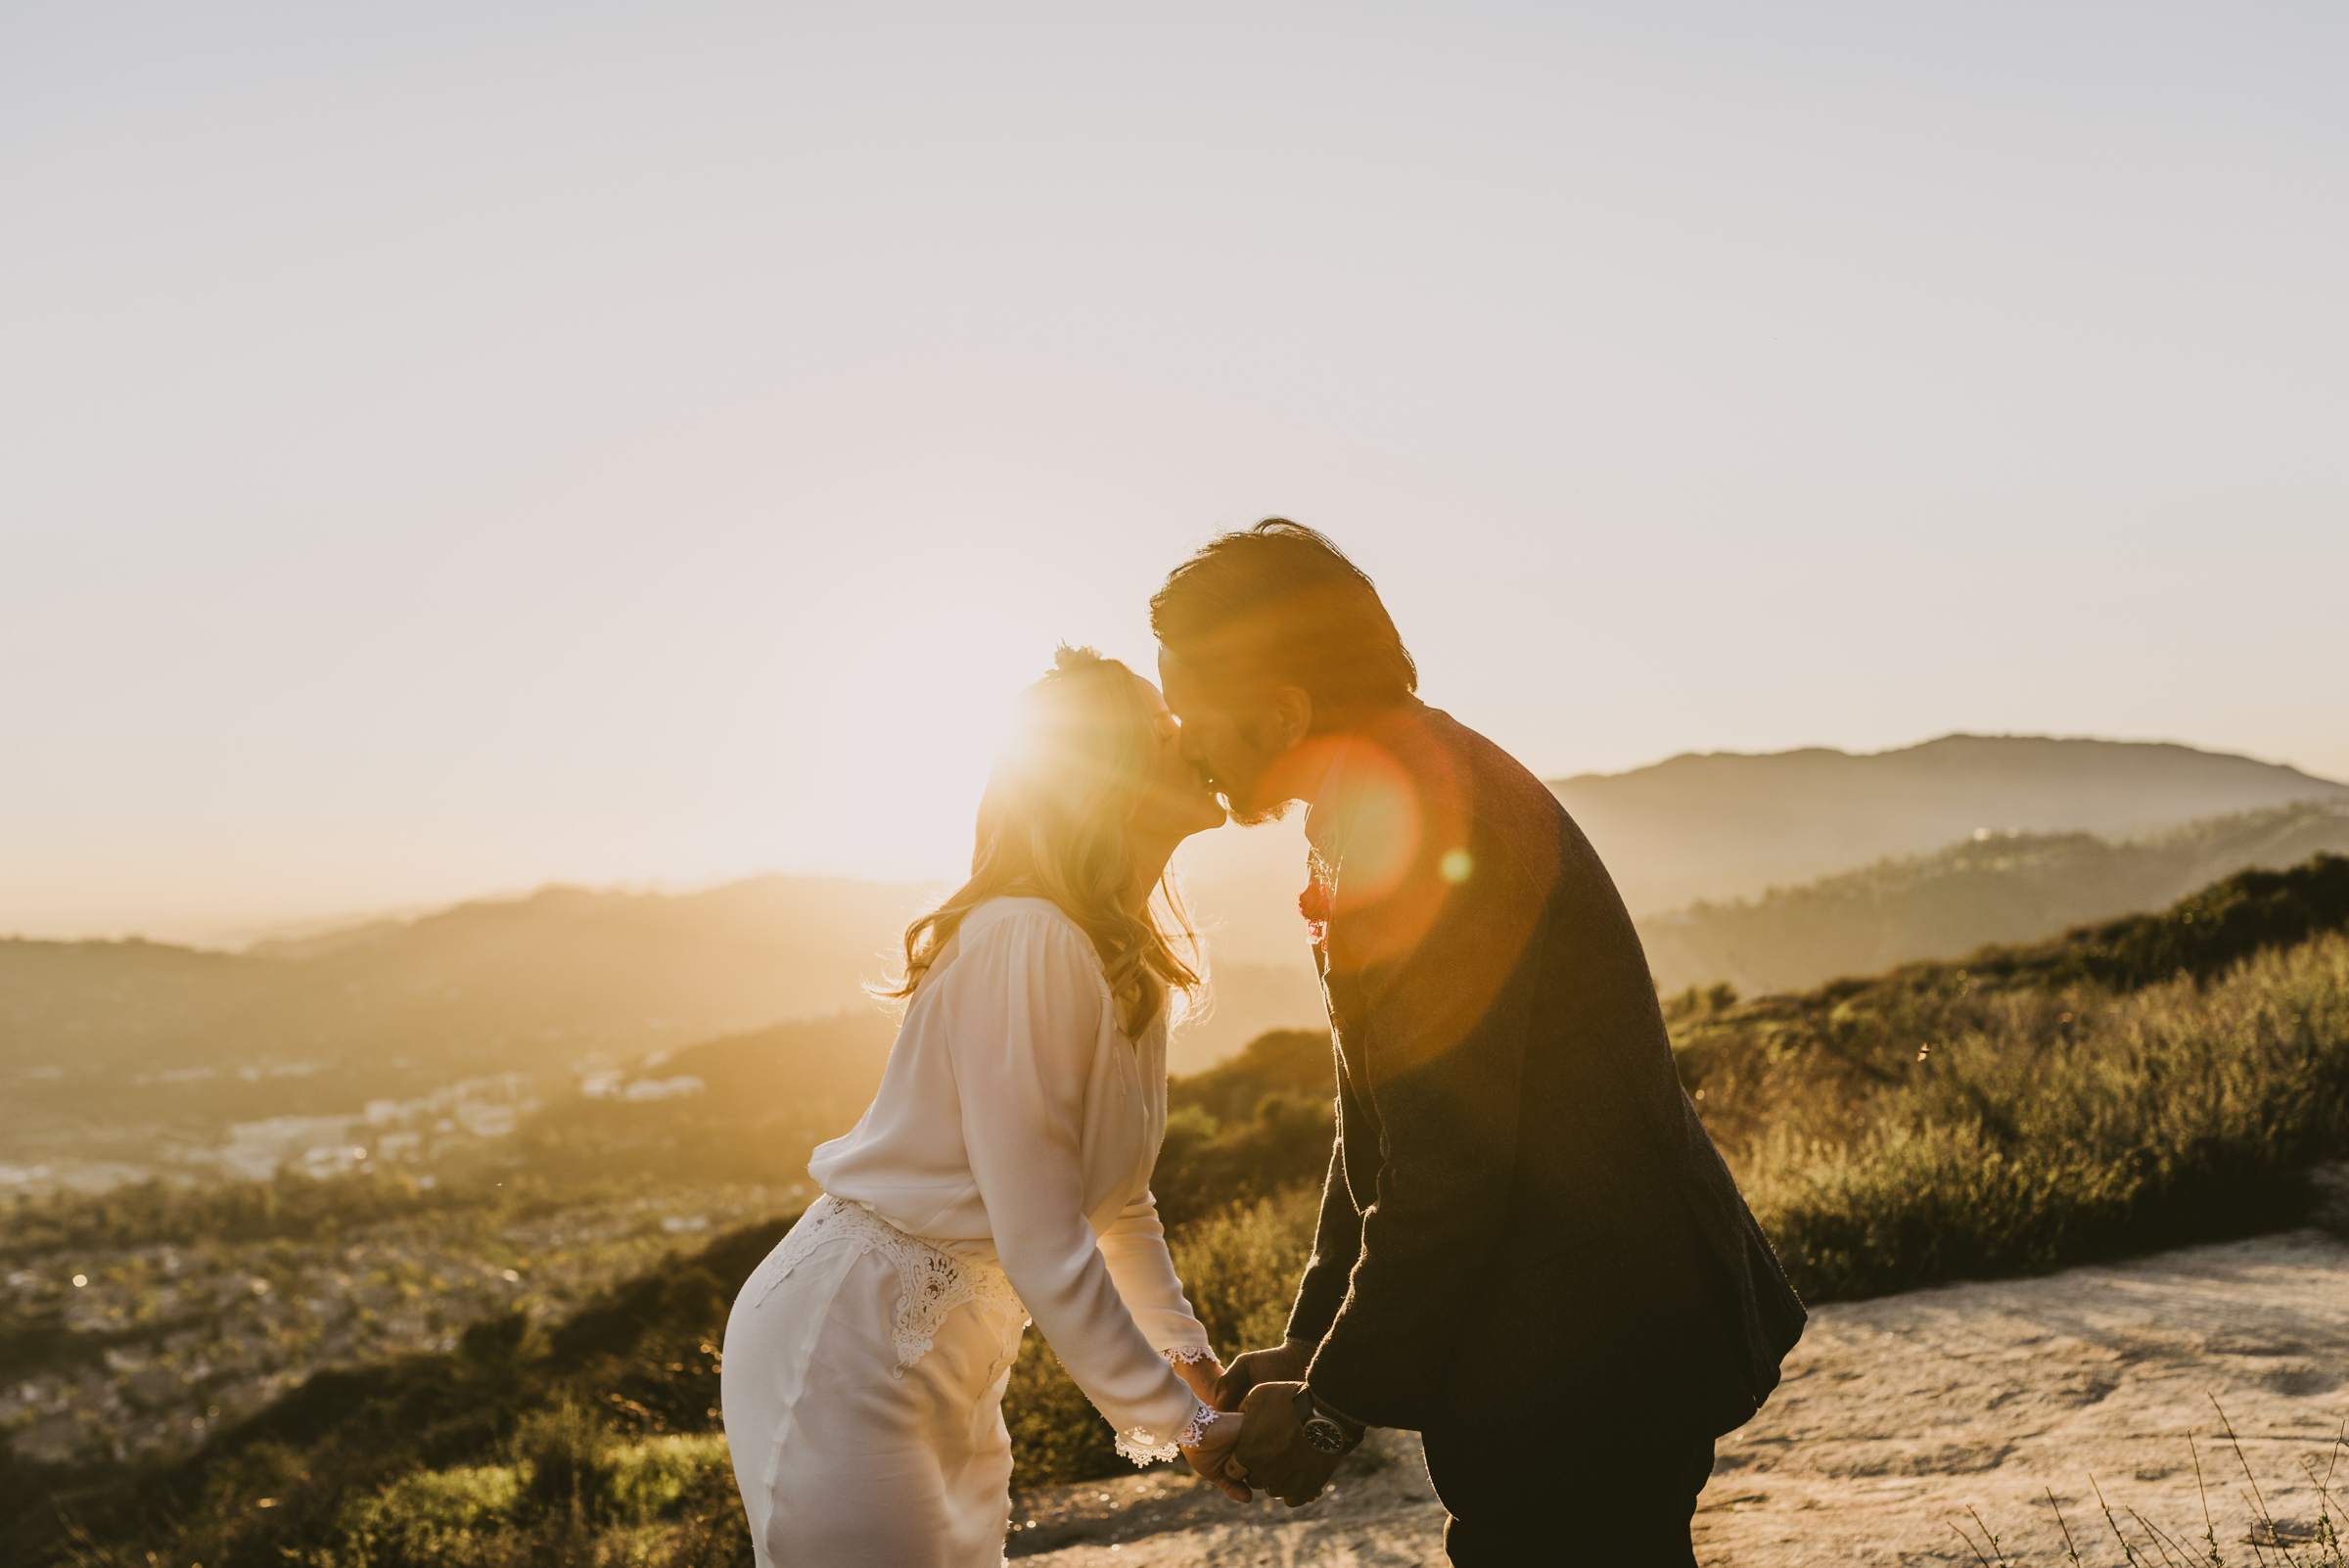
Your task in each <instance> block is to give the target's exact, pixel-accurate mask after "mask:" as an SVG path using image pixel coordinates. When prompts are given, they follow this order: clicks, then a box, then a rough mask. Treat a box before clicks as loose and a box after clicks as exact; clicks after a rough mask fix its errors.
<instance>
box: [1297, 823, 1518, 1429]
mask: <svg viewBox="0 0 2349 1568" xmlns="http://www.w3.org/2000/svg"><path fill="white" fill-rule="evenodd" d="M1477 848H1478V849H1479V850H1481V851H1483V852H1484V853H1481V854H1479V855H1478V856H1477V857H1476V858H1477V860H1478V861H1480V862H1481V864H1479V866H1478V870H1477V876H1476V878H1475V880H1474V881H1472V882H1471V883H1470V884H1469V885H1467V886H1463V887H1459V888H1454V889H1450V890H1448V892H1449V895H1450V896H1449V897H1447V896H1446V895H1445V894H1444V893H1436V892H1433V891H1432V890H1429V889H1428V888H1427V887H1426V886H1425V883H1424V882H1422V883H1421V885H1420V887H1418V888H1416V889H1414V888H1411V887H1410V886H1408V885H1407V884H1406V887H1405V889H1404V890H1402V893H1401V895H1400V896H1399V897H1398V898H1397V899H1395V900H1393V902H1394V906H1395V908H1396V909H1400V910H1402V911H1404V912H1405V913H1407V912H1408V911H1409V909H1410V907H1411V905H1410V901H1409V900H1411V899H1440V900H1441V907H1440V909H1439V911H1438V912H1437V914H1436V916H1435V918H1434V919H1433V920H1432V922H1427V923H1425V924H1424V926H1423V927H1422V928H1421V929H1418V930H1416V931H1415V932H1414V933H1413V939H1412V940H1404V939H1402V938H1399V937H1397V936H1396V934H1395V930H1394V925H1393V922H1395V920H1396V919H1397V916H1396V914H1395V913H1394V912H1393V911H1391V910H1389V909H1369V910H1364V911H1363V912H1362V914H1361V915H1360V916H1359V917H1358V920H1357V922H1356V927H1355V931H1354V933H1353V935H1354V937H1355V938H1356V939H1357V940H1359V941H1360V942H1361V943H1362V945H1363V946H1362V949H1358V950H1369V951H1373V952H1376V953H1377V954H1378V956H1377V957H1376V958H1375V959H1374V960H1372V961H1369V962H1363V963H1359V964H1346V965H1345V966H1346V967H1351V968H1353V970H1354V973H1353V974H1352V975H1350V976H1347V977H1344V979H1343V981H1342V982H1341V983H1342V984H1351V985H1354V986H1357V987H1359V998H1360V1005H1359V1014H1358V1017H1357V1020H1356V1026H1355V1027H1356V1038H1353V1039H1351V1040H1349V1041H1348V1058H1349V1077H1350V1079H1351V1080H1352V1081H1353V1086H1354V1091H1355V1094H1356V1095H1357V1097H1358V1098H1366V1099H1367V1101H1368V1103H1367V1104H1366V1105H1361V1106H1359V1111H1360V1112H1361V1113H1362V1115H1363V1116H1364V1117H1365V1118H1366V1119H1367V1120H1368V1121H1369V1122H1371V1123H1372V1124H1373V1128H1374V1130H1375V1134H1376V1138H1377V1145H1376V1146H1377V1149H1378V1151H1379V1155H1380V1160H1379V1165H1378V1171H1377V1175H1376V1180H1375V1183H1374V1195H1373V1194H1372V1193H1368V1192H1364V1191H1363V1188H1364V1187H1365V1185H1370V1183H1365V1182H1364V1180H1363V1179H1362V1176H1364V1175H1365V1174H1366V1173H1360V1172H1351V1171H1350V1172H1348V1173H1346V1174H1350V1175H1351V1176H1353V1178H1354V1179H1353V1181H1352V1187H1353V1191H1354V1194H1355V1196H1356V1197H1357V1198H1359V1199H1365V1200H1367V1201H1364V1202H1363V1204H1362V1210H1361V1214H1360V1219H1359V1224H1360V1236H1361V1243H1360V1248H1359V1256H1358V1257H1357V1258H1356V1259H1355V1260H1354V1263H1353V1273H1352V1277H1351V1279H1350V1280H1349V1287H1348V1290H1347V1294H1346V1298H1345V1300H1344V1302H1343V1303H1342V1304H1341V1305H1340V1307H1339V1309H1338V1311H1337V1314H1336V1315H1335V1317H1334V1318H1333V1319H1332V1320H1331V1322H1330V1325H1329V1327H1328V1330H1327V1332H1326V1333H1325V1334H1323V1335H1322V1336H1321V1344H1320V1349H1319V1350H1318V1351H1317V1352H1316V1353H1315V1355H1314V1358H1313V1369H1312V1372H1311V1374H1310V1376H1311V1379H1312V1382H1313V1386H1314V1387H1316V1388H1318V1389H1321V1390H1323V1391H1324V1392H1326V1393H1327V1394H1328V1396H1329V1399H1330V1403H1331V1404H1333V1405H1334V1406H1336V1407H1338V1408H1339V1409H1342V1410H1345V1411H1346V1412H1347V1413H1348V1414H1350V1415H1352V1416H1354V1417H1356V1418H1357V1419H1359V1420H1363V1421H1367V1422H1369V1423H1371V1424H1372V1425H1376V1426H1418V1425H1420V1424H1422V1423H1421V1421H1419V1420H1417V1419H1414V1418H1413V1417H1414V1416H1417V1415H1418V1414H1420V1413H1421V1412H1423V1411H1425V1410H1427V1409H1429V1408H1431V1407H1433V1406H1434V1404H1435V1403H1436V1401H1437V1400H1438V1399H1439V1398H1440V1393H1441V1391H1440V1389H1439V1388H1437V1387H1436V1386H1435V1385H1436V1380H1437V1376H1438V1374H1437V1373H1436V1372H1435V1370H1434V1365H1435V1363H1434V1362H1433V1361H1432V1360H1431V1359H1430V1355H1429V1353H1430V1352H1431V1351H1433V1350H1434V1349H1435V1348H1437V1347H1439V1346H1442V1345H1443V1344H1445V1343H1446V1342H1447V1341H1448V1340H1449V1339H1450V1337H1451V1335H1452V1333H1453V1332H1454V1331H1455V1330H1456V1328H1457V1326H1458V1325H1459V1323H1460V1322H1461V1321H1462V1320H1463V1319H1464V1318H1465V1317H1466V1316H1467V1314H1468V1312H1469V1310H1470V1308H1471V1307H1472V1306H1473V1305H1474V1295H1475V1289H1476V1283H1477V1281H1478V1280H1479V1279H1481V1278H1482V1277H1483V1276H1484V1274H1485V1270H1486V1264H1487V1261H1488V1260H1489V1259H1490V1258H1491V1257H1492V1255H1493V1253H1494V1251H1495V1249H1496V1248H1497V1246H1498V1244H1499V1240H1500V1236H1501V1231H1502V1226H1503V1224H1504V1223H1505V1221H1506V1218H1507V1215H1508V1211H1509V1199H1510V1194H1511V1191H1512V1188H1513V1184H1514V1177H1515V1169H1516V1164H1517V1158H1518V1147H1517V1124H1518V1116H1519V1110H1520V1105H1519V1098H1518V1086H1519V1084H1520V1081H1521V1079H1522V1076H1523V1070H1524V1065H1525V1051H1526V1046H1527V1040H1528V1038H1529V1035H1530V1032H1531V1025H1532V1003H1533V996H1534V993H1535V991H1536V972H1535V971H1536V966H1535V965H1533V964H1529V963H1526V962H1524V961H1522V960H1523V959H1524V957H1525V956H1526V955H1528V954H1538V953H1539V950H1540V947H1541V944H1542V921H1541V918H1540V914H1539V908H1540V904H1541V901H1542V900H1541V897H1540V890H1539V889H1538V888H1537V887H1535V886H1532V885H1530V883H1529V881H1528V880H1527V879H1525V878H1523V877H1522V876H1521V875H1520V874H1517V873H1516V870H1515V868H1514V867H1511V866H1510V865H1508V864H1507V863H1506V861H1505V859H1504V857H1503V856H1502V855H1501V854H1500V853H1497V850H1496V849H1495V848H1494V847H1490V846H1488V845H1486V844H1482V843H1480V844H1478V845H1477ZM1480 884H1481V885H1480ZM1413 924H1414V925H1416V924H1418V923H1417V922H1414V923H1413ZM1382 927H1384V928H1385V929H1382ZM1330 940H1331V943H1332V946H1333V950H1338V949H1339V947H1340V930H1339V922H1337V921H1334V920H1333V921H1332V923H1331V937H1330ZM1338 956H1339V957H1340V960H1341V963H1344V961H1345V959H1346V958H1347V957H1348V956H1349V955H1348V954H1346V953H1344V952H1343V951H1342V950H1339V951H1338ZM1356 1109H1358V1107H1353V1106H1350V1107H1349V1110H1350V1112H1351V1111H1354V1110H1356ZM1348 1121H1349V1124H1351V1123H1352V1122H1353V1121H1354V1117H1353V1116H1352V1115H1350V1116H1349V1118H1348ZM1357 1131H1359V1130H1357V1129H1355V1128H1353V1127H1352V1126H1351V1125H1350V1127H1349V1133H1350V1135H1351V1134H1353V1133H1355V1132H1357ZM1331 1207H1332V1204H1331V1203H1330V1202H1329V1201H1327V1200H1325V1201H1324V1204H1323V1216H1324V1220H1325V1222H1326V1221H1328V1220H1330V1219H1331V1218H1332V1217H1331V1215H1330V1209H1331ZM1336 1228H1338V1229H1340V1230H1341V1231H1342V1229H1343V1226H1342V1225H1340V1226H1337V1227H1336ZM1332 1240H1333V1241H1339V1242H1342V1235H1341V1236H1338V1237H1333V1238H1332ZM1325 1288H1326V1287H1324V1289H1325Z"/></svg>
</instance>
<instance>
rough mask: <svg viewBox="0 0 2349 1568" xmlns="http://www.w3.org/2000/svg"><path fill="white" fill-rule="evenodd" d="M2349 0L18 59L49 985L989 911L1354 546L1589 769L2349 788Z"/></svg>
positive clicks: (301, 38) (19, 608)
mask: <svg viewBox="0 0 2349 1568" xmlns="http://www.w3.org/2000/svg"><path fill="white" fill-rule="evenodd" d="M2345 68H2349V12H2343V11H2342V10H2341V9H2340V8H2338V7H2333V6H2326V5H2320V4H2313V3H2312V4H2304V5H2261V4H2250V5H2243V6H2234V7H2225V8H2220V7H2207V6H2184V5H2164V4H2127V5H2118V4H2114V5H2096V4H2079V5H2067V6H2062V7H2048V6H2028V5H2019V4H1991V5H1980V6H1965V7H1958V6H1940V7H1916V6H1907V7H1886V6H1875V5H1860V4H1852V5H1799V4H1798V5H1776V6H1769V7H1755V6H1744V5H1733V4H1726V3H1725V4H1704V5H1695V4H1689V5H1683V4H1671V3H1654V0H1641V3H1639V4H1620V5H1556V4H1544V5H1523V6H1518V5H1476V4H1460V3H1456V0H1455V3H1448V4H1444V5H1435V4H1423V5H1409V6H1395V5H1377V4H1359V3H1358V4H1352V5H1346V6H1336V5H1314V6H1307V5H1283V4H1265V3H1256V4H1250V5H1245V6H1240V5H1219V4H1194V5H1190V6H1184V7H1178V8H1157V9H1156V10H1145V9H1144V8H1136V7H1106V6H1099V5H1066V6H1030V5H1018V4H1006V5H993V6H986V7H974V6H948V5H902V4H892V3H888V0H877V3H866V4H859V5H855V6H831V7H815V6H792V5H783V6H778V5H760V6H749V5H743V6H720V5H697V4H680V3H670V4H664V5H660V6H653V5H635V6H619V5H599V4H592V3H572V4H566V5H562V6H554V5H543V6H541V5H530V4H497V5H482V4H478V3H473V4H465V5H455V4H439V3H433V0H417V3H412V4H407V5H402V6H397V7H393V6H375V7H348V6H345V7H318V6H295V5H284V6H251V5H237V4H220V5H213V6H206V7H201V8H192V7H175V6H161V5H150V6H136V5H107V4H91V5H77V6H35V5H31V4H27V3H16V4H0V228H4V229H5V234H6V243H5V245H0V934H6V933H12V932H13V933H19V934H23V935H27V936H57V937H63V936H119V935H124V934H130V933H143V934H146V935H149V936H153V937H158V938H175V939H185V940H203V941H211V942H227V941H233V940H235V939H236V938H237V936H238V935H239V934H240V933H248V934H249V933H251V932H253V931H256V930H259V929H262V928H265V927H270V926H273V925H277V924H281V923H287V922H296V921H301V920H307V919H312V918H322V917H331V916H337V915H342V914H347V913H358V912H364V911H374V910H384V909H396V908H412V907H421V906H426V905H430V904H433V903H437V902H444V901H448V900H452V899H461V898H466V897H471V896H477V895H483V894H489V893H495V892H512V891H521V890H525V889H528V888H530V887H534V886H537V885H540V884H542V883H545V882H549V881H564V882H574V883H586V884H596V885H603V884H622V885H638V886H693V885H701V884H705V883H708V882H712V881H716V880H721V879H725V878H729V877H735V876H741V875H747V874H751V873H755V872H760V871H768V870H781V871H793V872H825V873H836V874H849V875H856V876H869V877H885V878H928V877H936V876H941V875H945V874H948V873H951V872H952V871H953V870H954V868H955V867H956V865H957V864H958V863H959V862H961V861H962V860H963V859H964V858H965V857H966V856H967V853H968V843H969V838H968V835H969V831H970V819H971V812H972V808H973V807H974V805H975V802H976V798H977V793H978V788H979V782H980V779H981V778H982V776H983V774H984V769H985V765H986V760H987V756H988V753H989V750H990V744H991V740H990V738H991V736H992V734H993V732H994V727H995V725H996V723H997V722H998V720H999V717H1000V715H1001V713H1002V711H1003V707H1004V704H1005V702H1006V700H1007V699H1008V697H1009V695H1010V693H1011V692H1012V691H1013V690H1015V689H1016V688H1017V687H1018V686H1019V685H1020V684H1021V683H1022V682H1024V681H1026V680H1028V679H1030V678H1033V676H1035V675H1036V674H1037V673H1040V671H1041V670H1042V669H1044V668H1045V667H1046V665H1047V664H1048V663H1049V659H1050V653H1051V649H1052V646H1053V644H1054V643H1055V642H1056V641H1059V640H1063V639H1065V640H1069V641H1073V642H1087V643H1092V644H1095V645H1098V646H1099V647H1101V648H1102V649H1103V650H1104V651H1106V652H1109V653H1113V654H1117V655H1120V656H1122V657H1125V658H1128V659H1129V660H1132V661H1134V662H1136V663H1137V665H1139V666H1140V667H1141V668H1143V669H1147V668H1148V661H1149V660H1150V658H1151V656H1152V647H1151V642H1150V638H1149V632H1148V626H1147V623H1146V617H1145V609H1144V606H1145V601H1146V600H1147V598H1148V596H1149V594H1150V593H1151V591H1152V590H1153V589H1154V588H1155V586H1156V585H1157V583H1158V581H1159V580H1160V579H1161V577H1163V576H1164V574H1165V573H1166V571H1167V570H1168V569H1169V568H1170V567H1171V566H1173V565H1174V563H1175V562H1177V561H1178V560H1180V559H1181V558H1182V556H1183V555H1184V554H1185V553H1187V552H1188V551H1189V550H1191V549H1192V548H1194V547H1196V546H1197V545H1198V544H1199V543H1200V542H1202V541H1203V540H1204V539H1205V538H1207V537H1208V536H1209V535H1211V534H1212V533H1213V532H1215V531H1216V530H1220V529H1224V528H1230V527H1235V526H1242V525H1245V524H1247V523H1249V522H1252V521H1254V520H1255V519H1256V518H1258V517H1260V516H1264V515H1267V514H1275V513H1277V514H1283V515H1287V516H1291V517H1295V518H1298V519H1301V520H1303V521H1305V522H1308V523H1311V524H1313V525H1314V526H1316V527H1319V528H1322V529H1324V530H1327V531H1328V532H1329V533H1331V534H1332V535H1333V536H1334V537H1335V538H1336V539H1337V540H1338V541H1339V543H1340V544H1341V545H1343V546H1344V547H1345V548H1346V549H1347V550H1348V551H1349V552H1350V553H1351V554H1352V555H1353V556H1354V557H1355V558H1356V559H1357V560H1358V561H1359V563H1360V564H1361V565H1362V566H1363V567H1364V568H1365V569H1366V570H1368V571H1369V572H1370V574H1371V575H1372V576H1373V577H1374V578H1375V579H1376V580H1377V581H1378V583H1379V585H1380V588H1381V590H1382V591H1383V592H1384V594H1385V595H1386V597H1387V599H1388V601H1389V604H1390V606H1391V608H1392V609H1393V611H1394V614H1395V618H1396V620H1397V622H1398V623H1399V624H1400V626H1401V628H1402V630H1403V632H1404V634H1405V638H1406V640H1407V641H1408V642H1409V644H1410V646H1411V648H1412V651H1413V652H1414V654H1415V655H1416V656H1417V657H1418V660H1419V663H1420V668H1421V670H1422V673H1423V683H1422V691H1423V693H1424V695H1426V696H1427V697H1428V698H1429V699H1430V700H1431V701H1433V702H1435V703H1437V704H1438V705H1439V706H1442V707H1445V708H1448V709H1449V710H1451V712H1452V713H1454V714H1455V715H1458V716H1460V717H1461V718H1462V719H1464V720H1465V721H1467V722H1468V723H1470V724H1472V725H1474V726H1476V727H1478V728H1480V729H1482V730H1484V731H1485V732H1487V733H1488V734H1490V735H1491V736H1493V737H1494V738H1495V739H1496V740H1497V741H1499V742H1500V743H1501V744H1502V745H1504V746H1506V747H1507V748H1509V749H1510V750H1511V751H1512V752H1514V753H1515V754H1516V755H1517V756H1518V757H1519V758H1520V759H1522V760H1523V761H1525V762H1527V763H1528V764H1529V765H1530V766H1532V767H1534V768H1535V769H1536V770H1537V771H1539V772H1541V773H1542V774H1543V775H1544V776H1552V777H1554V776H1560V775H1564V774H1570V773H1577V772H1587V771H1614V770H1620V769H1623V768H1627V767H1634V766H1637V765H1640V764H1643V763H1647V762H1652V761H1659V760H1661V759H1663V758H1665V757H1668V756H1672V755H1674V754H1677V753H1681V752H1687V751H1722V750H1729V751H1773V750H1779V749H1784V748H1789V747H1795V746H1807V745H1826V746H1837V747H1842V748H1845V749H1849V750H1860V751H1872V750H1878V749H1883V748H1888V747H1895V746H1901V745H1907V744H1911V743H1913V742H1916V741H1919V740H1923V739H1926V738H1929V737H1931V736H1934V735H1938V734H1943V733H1947V732H1949V731H1952V730H1970V731H1976V732H1993V733H2005V732H2012V733H2034V734H2037V733H2048V734H2067V735H2099V736H2109V737H2116V738H2130V739H2167V740H2180V741H2186V742H2188V743H2191V744H2194V745H2199V746H2205V747H2210V748H2213V749H2218V750H2225V751H2234V752H2242V753H2247V754H2249V755H2252V756H2256V757H2260V758H2264V759H2268V760H2272V761H2288V762H2292V763H2294V764H2297V765H2299V766H2302V767H2305V768H2308V769H2310V770H2312V771H2316V772H2319V773H2325V774H2328V775H2331V776H2336V777H2339V776H2349V636H2345V635H2344V633H2343V630H2342V626H2343V614H2342V610H2341V589H2342V584H2343V583H2344V582H2345V581H2349V461H2345V460H2344V457H2345V454H2349V443H2345V442H2344V438H2343V434H2342V433H2343V432H2344V431H2345V430H2349V289H2345V288H2343V287H2342V279H2343V277H2344V276H2345V275H2349V94H2344V93H2342V92H2341V91H2340V90H2339V83H2340V81H2341V79H2342V76H2343V72H2344V69H2345Z"/></svg>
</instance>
